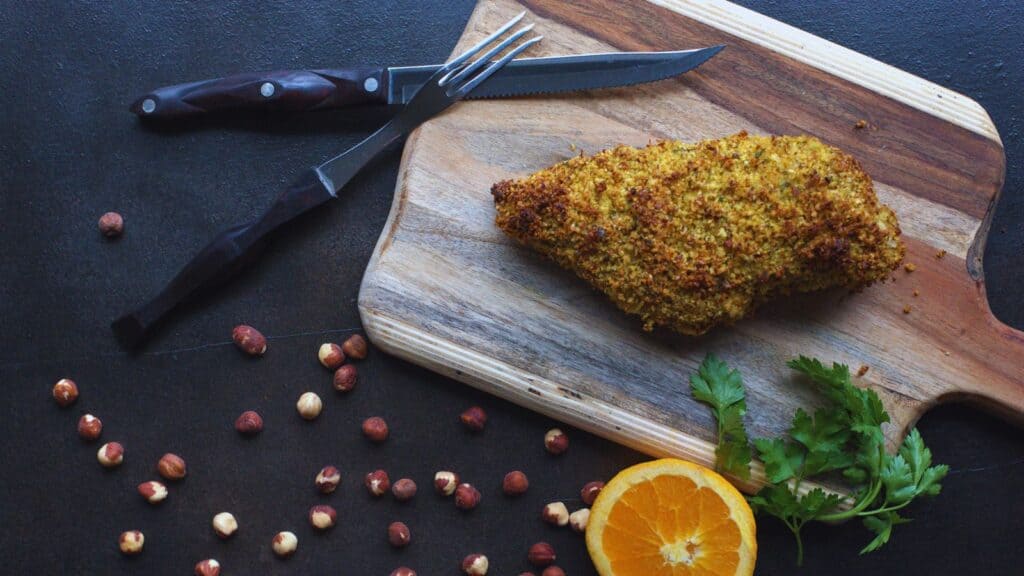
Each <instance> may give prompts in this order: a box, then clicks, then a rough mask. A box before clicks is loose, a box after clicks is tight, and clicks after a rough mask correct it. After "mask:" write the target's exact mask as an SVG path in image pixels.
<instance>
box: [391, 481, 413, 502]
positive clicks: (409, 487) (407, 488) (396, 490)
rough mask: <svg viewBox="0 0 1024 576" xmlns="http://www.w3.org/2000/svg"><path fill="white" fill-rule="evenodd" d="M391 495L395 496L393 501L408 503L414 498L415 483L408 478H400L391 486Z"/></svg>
mask: <svg viewBox="0 0 1024 576" xmlns="http://www.w3.org/2000/svg"><path fill="white" fill-rule="evenodd" d="M391 493H392V494H393V495H394V496H395V500H398V501H399V502H408V501H409V500H412V499H413V497H414V496H416V483H415V482H413V481H412V480H411V479H410V478H402V479H400V480H398V481H397V482H395V483H394V485H392V486H391Z"/></svg>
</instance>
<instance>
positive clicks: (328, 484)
mask: <svg viewBox="0 0 1024 576" xmlns="http://www.w3.org/2000/svg"><path fill="white" fill-rule="evenodd" d="M340 483H341V472H339V471H338V469H337V468H335V467H334V466H324V467H323V468H321V469H320V472H318V473H317V475H316V489H317V490H319V491H320V492H321V493H323V494H330V493H331V492H334V491H335V490H336V489H337V488H338V484H340Z"/></svg>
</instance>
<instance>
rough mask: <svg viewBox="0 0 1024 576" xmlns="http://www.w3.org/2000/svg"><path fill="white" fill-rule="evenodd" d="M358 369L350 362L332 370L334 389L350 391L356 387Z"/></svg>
mask: <svg viewBox="0 0 1024 576" xmlns="http://www.w3.org/2000/svg"><path fill="white" fill-rule="evenodd" d="M357 377H358V371H357V370H356V367H355V366H353V365H351V364H345V365H344V366H342V367H341V368H338V369H337V370H335V371H334V389H335V390H337V391H338V392H351V391H352V389H353V388H355V387H356V379H357Z"/></svg>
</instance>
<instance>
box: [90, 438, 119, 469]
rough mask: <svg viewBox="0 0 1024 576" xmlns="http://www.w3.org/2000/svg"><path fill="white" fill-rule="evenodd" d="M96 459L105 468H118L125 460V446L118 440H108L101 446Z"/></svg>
mask: <svg viewBox="0 0 1024 576" xmlns="http://www.w3.org/2000/svg"><path fill="white" fill-rule="evenodd" d="M96 459H97V460H99V461H100V464H102V465H103V467H104V468H116V467H117V466H120V465H121V462H124V446H121V444H120V443H118V442H107V443H106V444H104V445H103V446H100V450H99V452H97V453H96Z"/></svg>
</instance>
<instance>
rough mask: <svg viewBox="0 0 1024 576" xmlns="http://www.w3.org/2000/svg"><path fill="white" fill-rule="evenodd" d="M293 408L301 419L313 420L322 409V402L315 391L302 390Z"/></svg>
mask: <svg viewBox="0 0 1024 576" xmlns="http://www.w3.org/2000/svg"><path fill="white" fill-rule="evenodd" d="M295 409H296V410H298V411H299V416H300V417H301V418H302V419H303V420H315V419H316V417H317V416H319V415H320V412H321V411H322V410H323V409H324V403H323V401H322V400H320V396H317V394H316V392H304V393H303V394H302V396H299V401H298V402H296V403H295Z"/></svg>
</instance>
